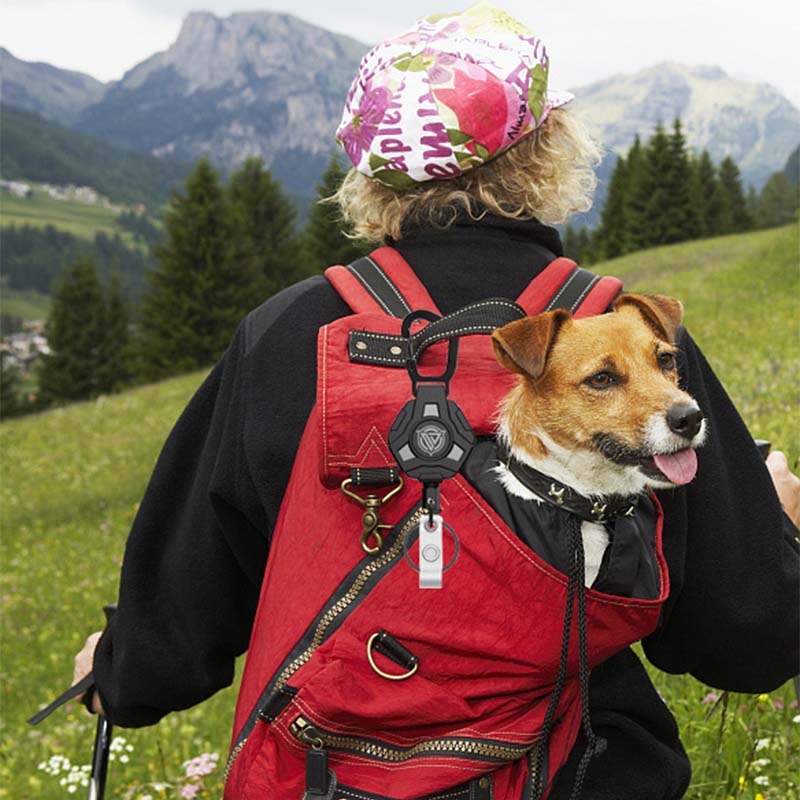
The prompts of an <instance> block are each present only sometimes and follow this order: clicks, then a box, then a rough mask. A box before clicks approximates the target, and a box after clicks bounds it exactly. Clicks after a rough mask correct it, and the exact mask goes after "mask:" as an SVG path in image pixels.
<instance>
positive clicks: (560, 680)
mask: <svg viewBox="0 0 800 800" xmlns="http://www.w3.org/2000/svg"><path fill="white" fill-rule="evenodd" d="M567 527H568V532H569V549H570V555H571V564H570V571H569V580H568V582H567V602H566V605H565V607H564V633H563V636H562V639H561V659H560V661H559V664H558V674H557V676H556V683H555V687H554V688H553V694H552V695H551V696H550V703H549V704H548V706H547V711H546V712H545V717H544V725H543V731H542V740H541V745H540V746H539V748H538V749H537V752H536V766H535V773H534V777H533V792H532V796H533V798H535V800H540V798H541V797H542V794H543V793H544V789H545V787H544V785H543V780H544V768H545V760H546V758H547V755H548V749H549V746H550V735H551V733H552V730H553V724H554V722H555V715H556V710H557V708H558V703H559V701H560V700H561V695H562V693H563V691H564V683H565V681H566V677H567V659H568V657H569V639H570V632H571V629H572V612H573V608H574V606H575V602H574V600H575V596H576V595H577V598H578V665H579V666H578V673H579V682H580V692H581V727H582V728H583V732H584V734H585V735H586V739H587V745H586V749H585V750H584V752H583V755H582V756H581V760H580V762H579V763H578V768H577V771H576V773H575V781H574V783H573V785H572V793H571V794H570V800H578V798H579V797H580V794H581V791H582V790H583V781H584V779H585V776H586V769H587V768H588V766H589V762H590V761H591V760H592V756H594V755H601V754H602V753H603V752H605V749H606V744H607V743H606V740H605V739H603V738H599V737H597V736H596V735H595V732H594V730H593V729H592V723H591V720H590V719H589V657H588V652H587V642H586V585H585V577H584V570H585V567H584V552H583V539H582V537H581V520H580V518H579V517H577V516H575V515H574V514H570V517H569V521H568V523H567Z"/></svg>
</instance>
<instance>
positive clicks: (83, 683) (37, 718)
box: [28, 672, 94, 725]
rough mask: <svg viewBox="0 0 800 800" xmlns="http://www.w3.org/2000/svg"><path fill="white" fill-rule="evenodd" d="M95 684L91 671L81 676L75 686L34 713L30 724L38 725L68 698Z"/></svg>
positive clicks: (29, 721)
mask: <svg viewBox="0 0 800 800" xmlns="http://www.w3.org/2000/svg"><path fill="white" fill-rule="evenodd" d="M92 686H94V674H93V673H91V672H90V673H89V674H88V675H86V676H85V677H84V678H81V680H79V681H78V682H77V683H76V684H75V685H74V686H70V687H69V689H67V691H66V692H63V693H62V694H60V695H59V696H58V697H57V698H56V699H55V700H53V702H52V703H50V705H48V706H45V708H43V709H42V710H41V711H40V712H39V713H38V714H34V715H33V716H32V717H31V718H30V719H29V720H28V724H29V725H38V724H39V723H40V722H41V721H42V720H43V719H44V718H45V717H49V716H50V715H51V714H52V713H53V712H54V711H55V710H56V709H57V708H59V707H60V706H63V705H64V703H66V702H67V700H71V699H72V698H73V697H75V696H76V695H79V694H81V693H82V692H85V691H87V690H88V689H90V688H91V687H92Z"/></svg>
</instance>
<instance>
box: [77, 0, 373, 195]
mask: <svg viewBox="0 0 800 800" xmlns="http://www.w3.org/2000/svg"><path fill="white" fill-rule="evenodd" d="M367 49H368V48H367V46H366V45H362V44H360V43H358V42H356V41H354V40H352V39H349V38H347V37H345V36H340V35H338V34H334V33H330V32H329V31H326V30H323V29H322V28H318V27H315V26H314V25H310V24H308V23H306V22H303V21H301V20H299V19H297V18H296V17H292V16H290V15H288V14H277V13H270V12H251V13H240V14H232V15H231V16H229V17H226V18H224V19H221V18H219V17H216V16H214V15H213V14H210V13H206V12H198V13H192V14H189V16H188V17H187V18H186V20H185V22H184V24H183V27H182V28H181V31H180V34H179V36H178V39H177V40H176V42H175V43H174V44H173V45H172V46H171V47H170V48H169V49H168V50H166V51H164V52H162V53H157V54H156V55H154V56H152V57H151V58H148V59H147V60H146V61H144V62H142V63H141V64H139V65H138V66H136V67H134V68H133V69H132V70H130V71H129V72H128V73H126V74H125V76H124V77H123V78H122V80H121V81H119V82H118V83H115V84H113V85H112V86H111V87H110V88H109V90H108V91H107V92H106V94H105V95H104V96H103V98H102V99H101V100H100V101H99V102H97V103H96V104H94V105H93V106H91V107H89V108H87V109H85V110H84V112H83V113H82V114H81V116H80V119H79V120H78V127H79V128H80V129H81V130H84V131H86V132H88V133H91V134H93V135H96V136H99V137H101V138H103V139H106V140H109V141H113V142H115V143H117V144H121V145H124V146H127V147H132V148H135V149H137V150H141V151H146V152H149V153H152V154H154V155H157V156H169V157H174V158H179V159H183V160H187V161H191V160H194V159H196V158H197V157H198V156H200V155H201V154H202V153H204V152H208V153H210V155H211V158H212V160H213V161H214V162H215V163H216V164H217V165H218V166H222V167H225V168H228V169H230V168H232V167H234V166H235V165H237V164H238V163H240V162H241V161H243V160H244V159H245V158H246V157H248V156H253V155H261V156H262V157H263V158H264V161H265V162H266V164H267V165H268V166H269V167H270V168H271V169H272V171H273V174H274V175H275V176H276V177H277V178H278V179H279V180H281V182H282V183H283V184H284V186H285V187H286V188H287V190H289V191H290V192H304V193H311V192H313V187H314V185H315V183H316V182H317V180H318V179H319V176H320V174H321V172H322V170H323V168H324V166H325V164H326V162H327V160H328V158H329V156H330V153H331V152H332V150H333V147H334V144H333V134H334V131H335V129H336V126H337V124H338V122H339V118H340V115H341V112H342V105H343V101H344V97H345V94H346V92H347V89H348V87H349V85H350V82H351V81H352V79H353V76H354V75H355V71H356V68H357V65H358V62H359V59H360V57H361V56H362V55H363V53H365V52H366V50H367Z"/></svg>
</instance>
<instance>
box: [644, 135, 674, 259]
mask: <svg viewBox="0 0 800 800" xmlns="http://www.w3.org/2000/svg"><path fill="white" fill-rule="evenodd" d="M671 158H672V152H671V148H670V142H669V137H668V136H667V134H666V132H665V130H664V128H663V126H661V125H658V126H657V127H656V130H655V133H654V134H653V135H652V136H651V137H650V141H649V142H648V143H647V157H646V159H645V164H646V169H647V172H648V173H649V179H648V183H649V185H650V187H651V191H650V196H649V197H648V199H647V201H646V203H645V213H646V221H645V225H646V228H645V230H646V231H647V245H646V246H650V245H658V244H666V243H667V242H669V241H671V239H670V234H671V230H670V221H669V207H670V202H671V194H670V187H669V186H668V185H667V176H668V173H669V170H670V162H671Z"/></svg>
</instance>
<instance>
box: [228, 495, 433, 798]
mask: <svg viewBox="0 0 800 800" xmlns="http://www.w3.org/2000/svg"><path fill="white" fill-rule="evenodd" d="M424 513H425V512H424V510H423V509H421V508H418V509H416V510H415V511H414V512H413V514H412V515H411V516H410V517H409V518H408V519H407V520H406V522H405V523H404V524H403V526H402V528H401V529H400V531H399V533H398V534H397V536H396V537H395V539H394V541H393V542H392V544H391V545H390V546H389V547H388V548H387V549H386V550H384V552H383V553H381V554H380V555H377V556H375V557H368V558H367V559H365V561H366V562H367V563H366V564H364V566H363V567H362V568H361V569H360V571H359V572H358V573H357V574H356V575H355V577H354V578H353V579H352V580H351V582H350V587H349V588H348V589H347V591H345V593H344V594H343V595H342V596H341V597H340V598H339V599H338V600H336V602H334V603H333V605H331V606H330V607H329V608H327V609H326V610H325V611H324V613H323V614H322V616H321V617H319V619H318V621H317V623H316V625H315V626H314V628H313V633H312V635H311V639H310V641H309V643H308V645H307V646H305V647H304V648H303V650H302V651H301V652H300V653H299V654H298V655H297V656H295V657H294V658H292V660H291V661H290V662H289V663H288V664H287V665H286V666H285V667H283V669H281V670H280V672H278V673H277V677H276V678H275V679H274V682H271V683H270V684H268V686H267V690H266V691H265V693H264V695H262V697H261V698H260V699H259V701H258V703H256V706H255V709H254V710H253V712H252V713H251V714H250V717H249V718H248V720H247V722H246V723H245V725H244V726H243V728H242V731H241V732H240V734H239V737H238V740H237V742H236V744H235V745H234V747H233V749H232V750H231V752H230V755H229V756H228V762H227V764H226V765H225V773H224V775H223V785H224V784H225V783H227V781H228V776H229V775H230V772H231V770H232V769H233V765H234V763H235V762H236V759H237V758H238V757H239V753H241V751H242V749H243V748H244V746H245V744H247V740H248V738H249V737H250V734H251V733H252V731H253V728H254V727H255V724H256V721H257V720H258V718H259V717H260V716H261V710H262V709H263V708H264V707H265V706H266V705H267V704H268V703H269V701H270V700H271V699H272V697H274V696H275V695H276V694H277V693H278V692H280V690H281V689H282V688H283V687H284V686H286V684H287V683H288V681H289V680H290V679H291V677H292V676H293V675H294V674H295V672H297V670H299V669H300V667H302V666H303V665H304V664H305V663H307V662H308V661H309V660H310V659H311V656H312V655H313V654H314V652H315V651H316V649H317V648H318V647H319V646H320V645H321V644H322V643H323V642H324V641H325V639H326V637H327V636H328V635H330V632H331V626H332V625H333V623H334V622H336V620H337V619H338V618H339V617H340V616H341V615H342V614H343V613H344V612H345V611H347V610H348V609H349V608H350V607H351V606H352V605H353V603H354V602H355V601H356V600H357V599H358V598H359V596H360V595H361V593H362V592H363V591H364V588H365V586H366V585H367V583H368V581H369V579H370V578H371V577H372V576H373V575H374V574H375V573H376V572H378V571H379V570H381V569H384V568H385V567H388V566H389V565H390V564H391V563H392V561H394V560H396V559H397V558H399V557H400V556H401V555H402V553H403V547H404V545H405V542H406V539H407V538H408V534H409V533H410V532H411V531H412V530H413V529H414V527H415V526H416V525H417V524H418V523H419V521H420V519H421V518H422V516H423V515H424ZM305 638H306V636H304V637H303V639H305ZM302 641H303V640H302V639H301V642H302ZM290 656H291V654H290ZM268 721H271V720H268Z"/></svg>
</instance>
